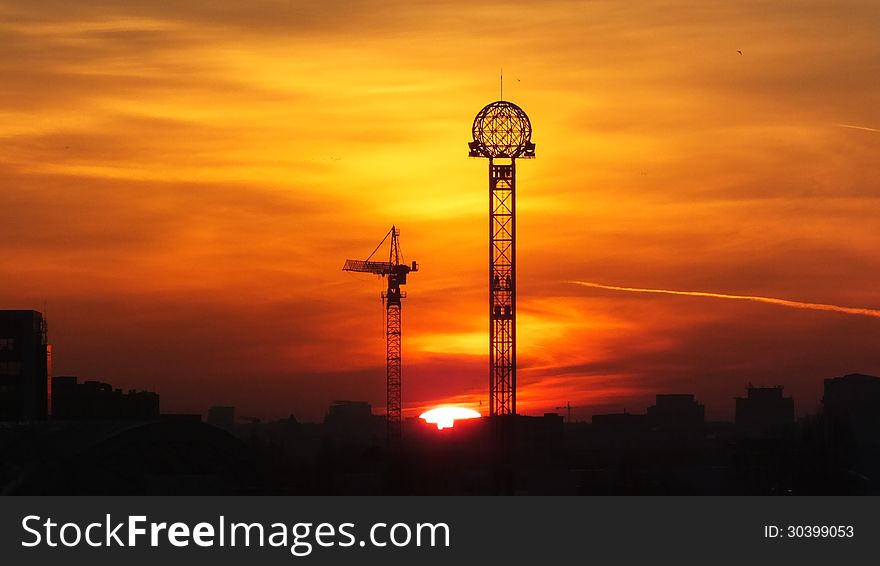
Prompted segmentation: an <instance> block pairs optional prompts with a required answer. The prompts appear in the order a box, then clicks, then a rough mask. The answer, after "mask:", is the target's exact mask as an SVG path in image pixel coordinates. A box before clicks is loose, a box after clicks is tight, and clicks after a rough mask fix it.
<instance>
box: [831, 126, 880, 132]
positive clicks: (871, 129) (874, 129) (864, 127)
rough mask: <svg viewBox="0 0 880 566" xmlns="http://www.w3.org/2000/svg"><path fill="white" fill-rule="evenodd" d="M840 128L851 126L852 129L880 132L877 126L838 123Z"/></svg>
mask: <svg viewBox="0 0 880 566" xmlns="http://www.w3.org/2000/svg"><path fill="white" fill-rule="evenodd" d="M837 126H838V127H840V128H850V129H851V130H862V131H863V132H876V133H878V134H880V130H878V129H877V128H869V127H867V126H856V125H854V124H837Z"/></svg>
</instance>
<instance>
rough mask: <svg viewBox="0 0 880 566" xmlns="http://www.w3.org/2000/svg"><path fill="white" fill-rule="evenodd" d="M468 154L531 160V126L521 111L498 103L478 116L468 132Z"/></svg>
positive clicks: (532, 155)
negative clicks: (469, 134) (470, 137)
mask: <svg viewBox="0 0 880 566" xmlns="http://www.w3.org/2000/svg"><path fill="white" fill-rule="evenodd" d="M471 131H472V133H473V135H474V141H473V142H472V143H471V144H470V145H471V154H472V155H474V156H477V155H478V156H482V157H489V158H495V157H507V158H515V157H534V149H535V146H534V144H532V143H531V138H532V124H531V122H529V117H528V116H527V115H526V113H525V112H524V111H523V109H522V108H520V107H519V106H517V105H516V104H514V103H512V102H507V101H506V100H499V101H497V102H492V103H491V104H487V105H486V106H485V107H483V109H482V110H480V111H479V112H478V113H477V117H476V118H474V125H473V127H472V128H471Z"/></svg>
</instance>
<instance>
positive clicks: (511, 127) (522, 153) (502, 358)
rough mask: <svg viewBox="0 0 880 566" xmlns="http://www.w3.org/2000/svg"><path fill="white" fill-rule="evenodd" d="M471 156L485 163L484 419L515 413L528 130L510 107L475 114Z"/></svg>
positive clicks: (498, 105)
mask: <svg viewBox="0 0 880 566" xmlns="http://www.w3.org/2000/svg"><path fill="white" fill-rule="evenodd" d="M471 131H472V134H473V141H472V142H470V143H469V144H468V147H469V149H470V153H469V154H468V155H469V156H470V157H485V158H488V159H489V414H490V416H495V415H512V414H516V160H517V159H518V158H526V159H528V158H533V157H535V144H534V143H532V141H531V136H532V125H531V122H530V121H529V117H528V116H527V115H526V113H525V112H524V111H523V110H522V108H520V107H519V106H517V105H516V104H513V103H512V102H507V101H504V100H499V101H497V102H493V103H491V104H488V105H487V106H485V107H484V108H483V109H482V110H480V111H479V112H478V113H477V116H476V118H474V123H473V126H472V128H471Z"/></svg>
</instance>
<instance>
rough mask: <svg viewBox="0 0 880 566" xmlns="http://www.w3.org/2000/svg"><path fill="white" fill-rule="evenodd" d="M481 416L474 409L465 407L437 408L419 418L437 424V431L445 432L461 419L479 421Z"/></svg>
mask: <svg viewBox="0 0 880 566" xmlns="http://www.w3.org/2000/svg"><path fill="white" fill-rule="evenodd" d="M480 416H481V415H480V413H478V412H476V411H474V410H473V409H465V408H464V407H437V408H436V409H431V410H430V411H425V412H424V413H422V414H421V415H419V418H420V419H422V420H424V421H425V422H426V423H428V424H436V425H437V430H443V429H444V428H452V427H453V426H455V421H457V420H459V419H478V418H480Z"/></svg>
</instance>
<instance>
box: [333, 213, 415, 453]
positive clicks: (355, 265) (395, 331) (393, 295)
mask: <svg viewBox="0 0 880 566" xmlns="http://www.w3.org/2000/svg"><path fill="white" fill-rule="evenodd" d="M389 237H390V238H391V242H390V250H389V253H388V261H373V260H372V258H373V256H374V255H375V254H376V252H377V251H379V249H380V248H381V247H382V245H383V244H384V243H385V241H386V240H388V238H389ZM399 237H400V230H398V229H397V228H396V227H395V226H392V227H391V230H389V231H388V233H387V234H385V237H384V238H383V239H382V241H381V242H379V245H378V246H376V249H375V250H373V253H371V254H370V256H369V257H368V258H367V259H366V260H354V259H349V260H346V262H345V265H344V266H343V267H342V270H343V271H354V272H358V273H373V274H375V275H379V276H381V277H385V278H386V279H387V281H388V286H387V288H386V289H385V290H384V291H383V292H382V302H383V303H384V305H385V408H386V424H387V435H388V444H389V446H395V445H396V444H397V443H398V442H399V440H400V437H401V424H402V420H403V404H402V400H401V369H402V368H401V353H402V347H401V336H402V331H401V312H400V311H401V306H402V304H401V299H404V298H406V292H405V291H402V290H401V288H400V287H401V285H406V277H407V275H408V274H409V273H410V272H412V271H418V270H419V266H418V264H417V263H416V262H412V264H410V265H407V264H406V263H401V262H400V260H401V256H402V254H401V252H400V241H399Z"/></svg>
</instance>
